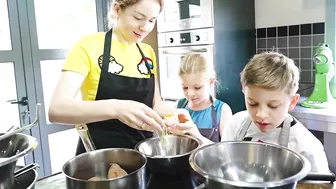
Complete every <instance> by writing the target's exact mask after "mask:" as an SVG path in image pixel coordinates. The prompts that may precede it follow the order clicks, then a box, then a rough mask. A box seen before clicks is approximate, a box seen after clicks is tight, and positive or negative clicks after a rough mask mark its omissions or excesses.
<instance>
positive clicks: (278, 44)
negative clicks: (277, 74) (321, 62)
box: [255, 0, 326, 83]
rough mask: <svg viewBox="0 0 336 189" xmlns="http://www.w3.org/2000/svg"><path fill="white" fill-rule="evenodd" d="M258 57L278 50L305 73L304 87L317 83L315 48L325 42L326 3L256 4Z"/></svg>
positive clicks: (265, 0) (269, 0)
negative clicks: (262, 53) (314, 62)
mask: <svg viewBox="0 0 336 189" xmlns="http://www.w3.org/2000/svg"><path fill="white" fill-rule="evenodd" d="M255 14H256V20H255V22H256V33H257V53H260V52H263V51H269V50H277V51H279V52H281V53H283V54H285V55H286V56H288V57H290V58H292V59H293V60H294V61H295V63H296V65H297V66H298V67H299V68H300V69H301V80H300V82H303V83H313V82H314V75H315V72H314V70H315V69H314V67H313V63H312V59H311V57H312V55H313V53H314V47H315V46H316V45H318V44H319V43H321V42H324V39H325V29H324V28H325V21H326V1H325V0H294V1H292V0H255Z"/></svg>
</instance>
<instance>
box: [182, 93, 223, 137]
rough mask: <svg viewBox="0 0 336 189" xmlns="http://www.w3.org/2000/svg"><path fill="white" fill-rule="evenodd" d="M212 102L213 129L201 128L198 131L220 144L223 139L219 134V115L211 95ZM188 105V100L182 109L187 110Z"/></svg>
mask: <svg viewBox="0 0 336 189" xmlns="http://www.w3.org/2000/svg"><path fill="white" fill-rule="evenodd" d="M210 102H211V119H212V128H209V129H204V128H199V129H198V130H199V131H200V133H201V134H202V135H203V136H204V137H206V138H208V139H209V140H211V141H213V142H220V141H221V137H220V133H219V123H218V122H217V113H216V110H215V105H214V101H213V98H212V96H211V95H210ZM187 104H188V100H186V101H185V103H184V104H182V105H181V108H185V107H186V106H187Z"/></svg>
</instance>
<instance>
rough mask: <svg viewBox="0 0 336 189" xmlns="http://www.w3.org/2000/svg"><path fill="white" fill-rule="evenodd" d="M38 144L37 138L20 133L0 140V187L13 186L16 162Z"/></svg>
mask: <svg viewBox="0 0 336 189" xmlns="http://www.w3.org/2000/svg"><path fill="white" fill-rule="evenodd" d="M1 135H3V133H1V134H0V136H1ZM37 145H38V142H37V139H36V138H34V137H32V136H29V135H25V134H20V133H17V134H14V135H12V136H10V137H8V138H5V139H3V140H0V188H13V186H14V170H15V166H16V162H17V161H18V159H19V158H21V157H23V156H25V155H27V154H28V153H29V152H31V151H33V150H34V149H36V147H37Z"/></svg>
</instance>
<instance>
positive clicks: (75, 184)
mask: <svg viewBox="0 0 336 189" xmlns="http://www.w3.org/2000/svg"><path fill="white" fill-rule="evenodd" d="M76 129H77V131H78V133H79V135H80V138H81V140H82V141H83V144H84V146H85V149H86V150H87V151H88V152H86V153H84V154H81V155H78V156H76V157H74V158H72V159H71V160H69V161H68V162H66V163H65V164H64V166H63V168H62V172H63V173H64V174H65V176H66V185H67V189H77V188H90V189H119V188H123V189H143V188H144V187H145V186H146V181H145V172H146V163H147V160H146V157H145V156H144V155H142V154H141V153H140V152H138V151H136V150H133V149H126V148H109V149H101V150H96V149H95V147H94V144H93V142H92V140H91V137H90V134H89V132H88V128H87V126H86V125H77V126H76ZM111 163H117V164H118V165H120V167H121V168H123V169H124V170H125V171H126V172H127V173H128V175H126V176H122V177H118V178H115V179H107V175H108V170H109V168H110V166H111V165H110V164H111ZM92 177H100V178H102V180H100V181H88V179H90V178H92Z"/></svg>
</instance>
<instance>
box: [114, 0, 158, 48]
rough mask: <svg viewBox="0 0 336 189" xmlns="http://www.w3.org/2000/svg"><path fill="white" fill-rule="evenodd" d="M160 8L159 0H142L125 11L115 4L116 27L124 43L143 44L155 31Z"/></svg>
mask: <svg viewBox="0 0 336 189" xmlns="http://www.w3.org/2000/svg"><path fill="white" fill-rule="evenodd" d="M160 8H161V7H160V3H159V1H158V0H141V1H139V2H138V3H137V4H134V5H132V6H129V7H126V8H125V9H124V10H121V8H120V6H119V4H118V3H117V2H115V4H114V11H115V14H116V16H117V23H116V27H117V30H118V32H119V33H120V34H121V35H120V37H121V38H122V42H127V43H137V42H141V41H142V40H143V39H144V38H145V37H146V36H147V35H148V34H149V33H150V32H151V31H152V30H153V28H154V25H155V22H156V19H157V17H158V16H159V13H160Z"/></svg>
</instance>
